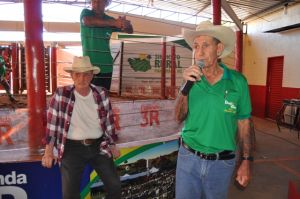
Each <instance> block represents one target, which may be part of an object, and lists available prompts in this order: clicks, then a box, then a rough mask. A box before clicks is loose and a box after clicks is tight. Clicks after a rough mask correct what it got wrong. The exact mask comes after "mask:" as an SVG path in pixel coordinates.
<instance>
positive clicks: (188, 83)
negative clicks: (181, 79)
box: [181, 60, 205, 96]
mask: <svg viewBox="0 0 300 199" xmlns="http://www.w3.org/2000/svg"><path fill="white" fill-rule="evenodd" d="M196 65H197V66H198V67H199V68H200V70H202V68H203V67H204V66H205V64H204V61H203V60H199V61H197V63H196ZM192 77H194V78H196V77H195V76H192ZM193 85H194V82H193V81H190V80H187V81H186V83H185V84H184V86H183V87H182V89H181V94H182V95H184V96H187V95H188V94H189V92H190V90H191V88H192V86H193Z"/></svg>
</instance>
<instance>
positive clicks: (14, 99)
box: [9, 95, 17, 102]
mask: <svg viewBox="0 0 300 199" xmlns="http://www.w3.org/2000/svg"><path fill="white" fill-rule="evenodd" d="M9 100H10V101H11V102H16V101H17V100H16V98H15V97H14V96H12V95H10V96H9Z"/></svg>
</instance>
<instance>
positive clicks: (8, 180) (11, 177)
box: [0, 171, 27, 185]
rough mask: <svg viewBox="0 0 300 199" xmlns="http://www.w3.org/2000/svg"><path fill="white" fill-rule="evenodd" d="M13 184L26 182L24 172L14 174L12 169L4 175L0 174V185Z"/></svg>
mask: <svg viewBox="0 0 300 199" xmlns="http://www.w3.org/2000/svg"><path fill="white" fill-rule="evenodd" d="M14 184H27V177H26V175H25V174H18V175H17V174H16V171H12V172H11V174H7V175H6V176H3V175H0V185H14Z"/></svg>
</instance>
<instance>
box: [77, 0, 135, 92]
mask: <svg viewBox="0 0 300 199" xmlns="http://www.w3.org/2000/svg"><path fill="white" fill-rule="evenodd" d="M110 3H111V0H91V7H92V9H91V10H90V9H86V8H85V9H83V10H82V12H81V15H80V33H81V43H82V50H83V55H84V56H89V57H90V59H91V62H92V64H93V65H94V66H98V67H99V68H100V69H101V73H99V74H97V75H95V76H94V78H93V81H92V83H93V84H95V85H96V86H102V87H104V88H106V89H107V90H109V89H110V84H111V78H112V71H113V58H112V56H111V52H110V45H109V41H110V37H111V34H112V32H126V33H132V32H133V28H132V25H131V23H130V21H128V20H127V19H126V18H125V17H119V18H118V19H114V18H113V17H111V16H109V15H107V14H105V13H104V11H105V7H107V6H108V5H109V4H110Z"/></svg>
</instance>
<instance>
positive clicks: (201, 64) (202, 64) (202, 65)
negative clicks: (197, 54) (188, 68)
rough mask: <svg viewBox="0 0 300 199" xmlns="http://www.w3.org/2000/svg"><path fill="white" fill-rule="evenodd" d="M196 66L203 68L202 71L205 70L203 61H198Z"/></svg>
mask: <svg viewBox="0 0 300 199" xmlns="http://www.w3.org/2000/svg"><path fill="white" fill-rule="evenodd" d="M196 65H197V66H199V68H201V69H202V68H204V66H205V63H204V60H202V59H201V60H197V61H196Z"/></svg>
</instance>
